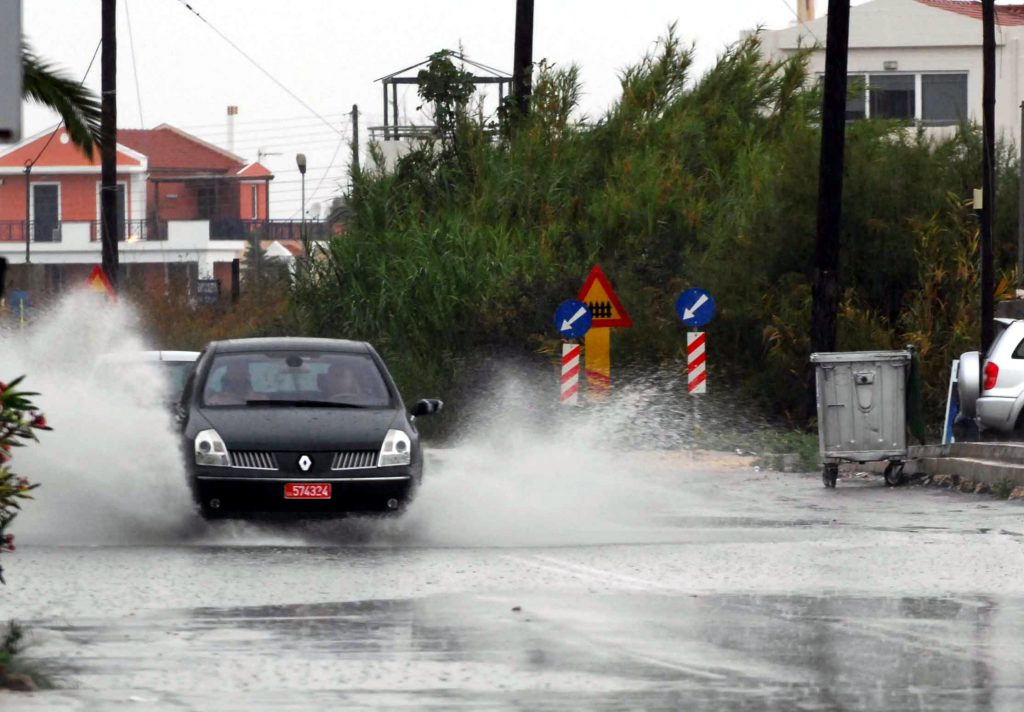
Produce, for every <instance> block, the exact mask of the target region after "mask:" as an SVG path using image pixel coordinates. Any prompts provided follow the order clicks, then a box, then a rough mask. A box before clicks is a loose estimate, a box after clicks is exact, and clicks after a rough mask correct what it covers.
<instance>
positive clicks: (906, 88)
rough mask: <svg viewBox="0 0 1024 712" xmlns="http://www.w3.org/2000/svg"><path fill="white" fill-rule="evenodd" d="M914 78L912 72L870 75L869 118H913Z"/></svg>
mask: <svg viewBox="0 0 1024 712" xmlns="http://www.w3.org/2000/svg"><path fill="white" fill-rule="evenodd" d="M914 79H915V78H914V75H913V74H873V75H871V81H870V92H869V94H870V96H871V118H872V119H906V120H911V119H913V118H914Z"/></svg>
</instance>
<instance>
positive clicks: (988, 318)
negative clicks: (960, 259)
mask: <svg viewBox="0 0 1024 712" xmlns="http://www.w3.org/2000/svg"><path fill="white" fill-rule="evenodd" d="M981 20H982V43H981V44H982V85H981V105H982V106H981V108H982V151H983V154H984V160H983V162H982V174H983V175H982V177H981V181H982V182H981V191H982V202H981V353H982V355H984V354H986V353H988V347H989V346H991V345H992V339H993V338H994V336H995V332H994V327H993V325H992V319H993V317H994V314H993V303H992V302H993V299H994V296H995V295H994V294H993V293H994V292H995V288H994V275H993V271H992V216H993V215H994V214H995V204H996V180H995V176H996V168H995V155H996V154H995V152H996V124H995V113H996V10H995V0H982V3H981Z"/></svg>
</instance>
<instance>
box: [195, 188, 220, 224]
mask: <svg viewBox="0 0 1024 712" xmlns="http://www.w3.org/2000/svg"><path fill="white" fill-rule="evenodd" d="M215 205H216V197H215V195H214V191H213V186H211V185H201V186H199V187H198V188H197V189H196V209H197V212H198V213H199V218H200V219H205V220H210V219H211V218H212V217H213V212H214V206H215Z"/></svg>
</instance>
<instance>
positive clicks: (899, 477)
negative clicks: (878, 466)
mask: <svg viewBox="0 0 1024 712" xmlns="http://www.w3.org/2000/svg"><path fill="white" fill-rule="evenodd" d="M885 484H887V485H888V486H889V487H898V486H899V485H901V484H903V463H902V462H890V463H889V464H888V465H886V466H885Z"/></svg>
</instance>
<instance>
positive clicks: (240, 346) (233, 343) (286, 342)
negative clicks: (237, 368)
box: [209, 336, 372, 353]
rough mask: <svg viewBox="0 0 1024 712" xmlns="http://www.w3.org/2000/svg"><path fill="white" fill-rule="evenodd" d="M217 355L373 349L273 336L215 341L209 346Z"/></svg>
mask: <svg viewBox="0 0 1024 712" xmlns="http://www.w3.org/2000/svg"><path fill="white" fill-rule="evenodd" d="M209 348H210V350H211V351H214V352H216V353H238V352H243V351H295V350H300V351H306V350H308V351H340V352H344V353H368V352H370V351H371V350H372V349H371V347H370V345H369V344H368V343H366V342H365V341H348V340H347V339H317V338H312V337H306V336H271V337H263V338H254V339H229V340H227V341H214V342H212V343H211V344H210V346H209Z"/></svg>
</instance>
